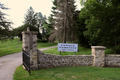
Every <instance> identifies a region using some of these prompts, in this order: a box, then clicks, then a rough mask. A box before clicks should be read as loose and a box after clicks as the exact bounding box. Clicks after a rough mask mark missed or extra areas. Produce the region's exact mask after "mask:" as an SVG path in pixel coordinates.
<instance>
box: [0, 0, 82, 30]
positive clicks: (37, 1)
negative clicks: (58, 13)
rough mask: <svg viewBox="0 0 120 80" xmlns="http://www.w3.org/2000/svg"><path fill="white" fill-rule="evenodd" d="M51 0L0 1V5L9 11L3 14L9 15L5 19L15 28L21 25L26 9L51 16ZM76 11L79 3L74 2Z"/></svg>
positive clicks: (79, 7) (77, 0) (77, 1)
mask: <svg viewBox="0 0 120 80" xmlns="http://www.w3.org/2000/svg"><path fill="white" fill-rule="evenodd" d="M51 1H52V0H0V2H1V4H5V5H6V7H8V8H10V9H9V10H4V12H5V13H6V14H7V15H9V16H7V19H10V20H11V21H12V22H13V23H14V24H13V25H12V27H14V28H16V27H19V26H21V25H22V24H23V21H24V16H25V14H26V13H27V9H29V7H30V6H32V8H33V9H34V11H35V12H41V13H42V14H43V15H46V17H48V16H49V15H50V14H51V10H52V9H51V7H52V6H53V4H52V2H51ZM75 5H78V6H77V9H81V6H80V1H79V0H76V4H75Z"/></svg>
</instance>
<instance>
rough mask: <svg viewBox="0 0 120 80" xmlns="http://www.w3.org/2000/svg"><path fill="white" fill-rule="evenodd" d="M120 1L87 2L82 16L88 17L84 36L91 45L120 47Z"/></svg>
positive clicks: (92, 0)
mask: <svg viewBox="0 0 120 80" xmlns="http://www.w3.org/2000/svg"><path fill="white" fill-rule="evenodd" d="M119 3H120V1H118V0H115V1H114V0H87V1H86V2H84V8H83V9H82V11H81V13H80V16H87V17H88V18H87V19H86V20H85V24H86V29H87V30H86V31H85V32H84V36H85V37H87V38H88V39H89V44H90V45H104V46H107V47H110V48H113V49H115V52H116V51H117V50H118V47H120V45H119V44H120V43H119V41H120V35H119V34H120V32H119V30H120V23H119V20H120V16H119V15H118V14H120V11H119V10H120V8H119V6H120V4H119Z"/></svg>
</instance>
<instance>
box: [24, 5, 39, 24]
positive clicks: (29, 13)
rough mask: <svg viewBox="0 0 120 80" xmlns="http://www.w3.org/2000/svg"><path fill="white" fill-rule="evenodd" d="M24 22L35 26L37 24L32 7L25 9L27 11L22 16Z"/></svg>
mask: <svg viewBox="0 0 120 80" xmlns="http://www.w3.org/2000/svg"><path fill="white" fill-rule="evenodd" d="M24 19H25V20H24V22H23V23H24V24H30V25H33V26H35V25H36V24H37V20H36V18H35V12H34V10H33V8H32V7H30V8H29V9H28V10H27V13H26V16H25V17H24Z"/></svg>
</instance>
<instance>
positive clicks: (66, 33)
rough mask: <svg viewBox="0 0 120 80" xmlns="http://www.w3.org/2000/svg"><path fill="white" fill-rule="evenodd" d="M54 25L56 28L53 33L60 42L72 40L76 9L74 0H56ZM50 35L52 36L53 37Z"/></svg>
mask: <svg viewBox="0 0 120 80" xmlns="http://www.w3.org/2000/svg"><path fill="white" fill-rule="evenodd" d="M54 4H55V5H56V7H55V8H54V7H53V9H55V10H54V11H53V12H54V15H53V16H54V17H55V18H54V19H53V21H54V26H55V28H56V30H55V31H54V32H53V34H52V35H51V36H52V37H53V36H56V37H57V39H58V40H59V42H63V43H66V41H72V37H71V35H73V32H72V27H73V26H74V18H73V14H74V11H75V6H74V0H55V2H54ZM51 36H50V37H51Z"/></svg>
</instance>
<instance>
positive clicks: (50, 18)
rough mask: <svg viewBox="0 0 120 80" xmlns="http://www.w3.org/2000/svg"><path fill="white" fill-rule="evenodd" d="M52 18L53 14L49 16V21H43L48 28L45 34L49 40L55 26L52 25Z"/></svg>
mask: <svg viewBox="0 0 120 80" xmlns="http://www.w3.org/2000/svg"><path fill="white" fill-rule="evenodd" d="M52 20H53V18H52V16H50V17H48V21H49V23H48V22H46V21H44V22H43V23H44V25H43V26H44V27H43V28H45V30H46V34H45V36H46V39H47V41H49V36H50V35H51V32H52V31H53V30H54V27H53V26H52V25H53V23H52ZM52 41H53V40H52Z"/></svg>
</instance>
